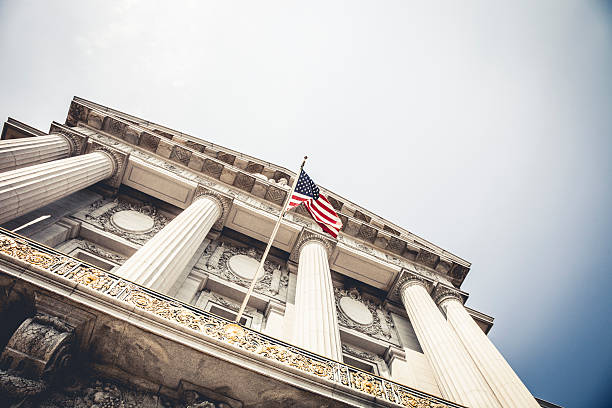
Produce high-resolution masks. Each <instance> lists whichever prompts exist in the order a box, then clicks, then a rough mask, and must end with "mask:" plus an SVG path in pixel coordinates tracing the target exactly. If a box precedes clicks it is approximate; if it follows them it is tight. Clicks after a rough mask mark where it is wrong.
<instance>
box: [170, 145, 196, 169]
mask: <svg viewBox="0 0 612 408" xmlns="http://www.w3.org/2000/svg"><path fill="white" fill-rule="evenodd" d="M190 159H191V151H189V150H187V149H186V148H184V147H181V146H178V145H175V146H174V147H173V148H172V153H171V154H170V160H173V161H175V162H177V163H181V164H183V165H185V166H187V165H188V164H189V160H190Z"/></svg>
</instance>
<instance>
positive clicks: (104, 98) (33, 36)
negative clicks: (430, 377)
mask: <svg viewBox="0 0 612 408" xmlns="http://www.w3.org/2000/svg"><path fill="white" fill-rule="evenodd" d="M0 51H1V52H2V55H3V58H2V64H0V81H1V85H2V88H1V89H2V96H1V97H0V117H2V116H3V117H2V119H4V118H6V117H8V116H11V117H14V118H16V119H18V120H21V121H24V122H26V123H28V124H31V125H33V126H35V127H38V128H40V129H43V130H48V128H49V124H50V122H51V121H52V120H57V121H59V122H63V121H64V119H65V117H66V112H67V110H68V105H69V101H70V99H71V98H72V96H73V95H78V96H81V97H83V98H86V99H90V100H93V101H95V102H98V103H102V104H105V105H108V106H111V107H114V108H117V109H120V110H123V111H125V112H128V113H131V114H134V115H138V116H141V117H144V118H146V119H148V120H151V121H154V122H157V123H161V124H164V125H167V126H170V127H172V128H174V129H177V130H180V131H183V132H186V133H189V134H191V135H194V136H196V137H200V138H202V139H205V140H208V141H211V142H213V143H216V144H220V145H223V146H226V147H229V148H232V149H235V150H238V151H241V152H244V153H247V154H250V155H253V156H256V157H259V158H261V159H263V160H267V161H270V162H274V163H276V164H279V165H282V166H285V167H287V168H291V169H296V167H298V166H299V163H300V158H301V157H302V156H303V155H304V154H308V155H309V157H310V159H309V163H308V164H307V169H308V172H309V174H310V175H311V176H312V178H313V179H314V180H315V181H316V182H318V183H320V184H321V185H323V186H325V187H326V188H328V189H330V190H332V191H334V192H336V193H338V194H340V195H342V196H344V197H346V198H348V199H350V200H351V201H353V202H355V203H357V204H359V205H361V206H363V207H365V208H367V209H368V210H370V211H372V212H374V213H376V214H378V215H380V216H382V217H384V218H386V219H388V220H390V221H392V222H394V223H396V224H398V225H401V226H403V227H404V228H406V229H408V230H410V231H411V232H413V233H415V234H417V235H419V236H421V237H423V238H425V239H427V240H430V241H432V242H434V243H436V244H438V245H440V246H442V247H443V248H445V249H447V250H449V251H451V252H453V253H455V254H457V255H459V256H461V257H463V258H464V259H467V260H468V261H470V262H472V264H473V266H472V270H471V272H470V274H469V275H468V277H467V279H466V281H465V284H464V285H463V287H462V288H463V289H464V290H466V291H467V292H469V293H470V299H469V300H468V303H467V305H468V306H471V307H473V308H475V309H477V310H479V311H481V312H483V313H486V314H490V315H492V316H494V317H495V326H494V327H493V330H492V332H491V334H490V337H491V338H492V340H493V341H494V342H495V344H496V345H497V346H498V348H499V349H500V351H501V352H502V353H503V354H504V355H505V357H506V358H507V359H508V361H509V362H510V364H511V365H512V366H513V367H514V369H515V370H516V371H517V373H518V374H519V376H520V377H521V378H522V379H523V381H524V382H525V383H526V385H527V386H528V387H529V389H530V390H531V391H532V392H533V394H534V395H536V396H538V397H540V398H543V399H546V400H550V401H552V402H555V403H558V404H561V405H564V406H566V407H585V406H598V404H597V402H600V401H602V400H603V399H604V397H605V396H606V393H610V392H611V391H610V389H609V388H610V385H611V384H612V346H611V345H612V321H611V320H612V319H611V318H610V316H611V313H610V312H612V310H611V309H612V300H611V299H610V297H611V295H610V288H611V285H612V278H611V275H610V270H611V266H610V265H612V245H610V240H609V237H608V234H609V233H610V232H611V231H612V221H611V214H610V208H612V188H611V187H612V186H611V184H612V182H611V176H612V165H611V164H610V160H609V157H610V155H611V153H612V140H611V139H612V118H611V106H612V79H611V75H612V4H611V2H609V1H601V0H600V1H586V0H581V1H565V0H551V1H544V0H539V1H533V0H531V1H510V2H508V1H462V2H453V1H448V2H433V1H423V2H420V3H417V2H409V1H370V2H361V1H350V2H336V1H323V2H317V1H311V2H288V1H278V2H256V1H245V2H229V1H222V2H198V1H193V2H178V1H172V2H152V1H142V2H139V1H129V2H114V1H98V2H93V1H88V2H83V1H55V2H50V1H2V2H0ZM296 170H297V169H296ZM608 396H610V395H608Z"/></svg>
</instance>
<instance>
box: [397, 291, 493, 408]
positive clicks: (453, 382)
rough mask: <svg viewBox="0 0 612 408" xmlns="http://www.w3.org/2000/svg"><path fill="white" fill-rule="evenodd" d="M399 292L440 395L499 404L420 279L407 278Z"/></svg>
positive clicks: (473, 407)
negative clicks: (409, 279) (408, 279)
mask: <svg viewBox="0 0 612 408" xmlns="http://www.w3.org/2000/svg"><path fill="white" fill-rule="evenodd" d="M400 294H401V297H402V302H403V303H404V307H405V308H406V312H407V313H408V316H409V317H410V321H411V323H412V326H413V327H414V331H415V333H416V335H417V338H418V340H419V343H420V344H421V347H422V348H423V351H424V352H425V356H426V357H427V359H428V360H429V363H430V365H431V368H432V369H433V372H434V375H435V377H436V380H437V382H438V386H439V387H440V391H441V392H442V395H443V397H444V398H447V399H449V400H451V401H454V402H457V403H459V404H463V405H466V406H468V407H470V408H491V407H500V405H499V402H498V401H497V399H496V398H495V397H494V396H493V393H492V391H491V389H490V388H489V386H488V385H487V383H486V382H485V381H484V379H483V377H482V376H481V374H480V373H479V372H478V370H477V368H476V366H475V365H474V363H473V362H472V360H471V359H470V356H469V355H468V354H467V353H466V351H465V349H464V348H463V346H462V345H461V343H460V342H459V339H458V338H457V336H456V334H455V333H454V331H453V329H452V328H451V327H450V325H449V324H448V322H447V321H446V319H445V318H444V316H443V315H442V312H440V310H439V309H438V307H437V306H436V304H435V303H434V301H433V299H432V298H431V296H430V295H429V293H428V291H427V289H426V288H425V286H424V285H423V283H422V282H420V281H418V280H411V281H408V282H406V283H404V284H403V285H402V287H401V288H400Z"/></svg>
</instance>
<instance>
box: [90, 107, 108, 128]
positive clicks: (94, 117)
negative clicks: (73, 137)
mask: <svg viewBox="0 0 612 408" xmlns="http://www.w3.org/2000/svg"><path fill="white" fill-rule="evenodd" d="M103 121H104V116H103V115H102V114H100V113H98V112H95V111H91V112H89V115H88V116H87V124H88V125H89V126H91V127H92V128H95V129H102V122H103Z"/></svg>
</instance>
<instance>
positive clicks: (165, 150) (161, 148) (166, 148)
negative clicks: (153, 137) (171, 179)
mask: <svg viewBox="0 0 612 408" xmlns="http://www.w3.org/2000/svg"><path fill="white" fill-rule="evenodd" d="M173 147H174V145H173V144H172V143H170V142H169V141H167V139H164V138H161V139H159V144H158V145H157V150H155V153H156V154H158V155H160V156H162V157H165V158H170V155H171V154H172V148H173Z"/></svg>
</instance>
